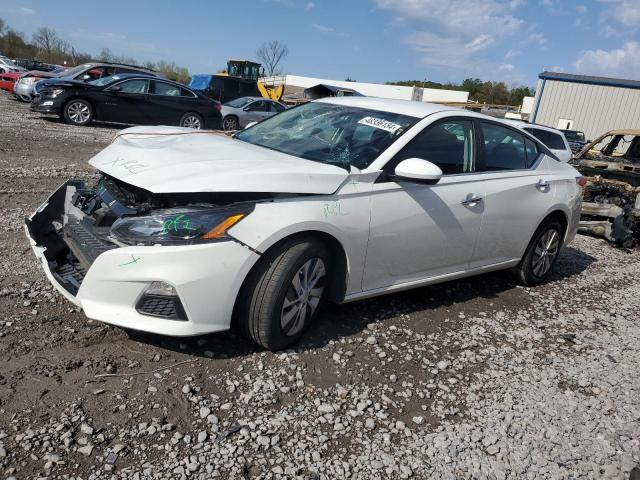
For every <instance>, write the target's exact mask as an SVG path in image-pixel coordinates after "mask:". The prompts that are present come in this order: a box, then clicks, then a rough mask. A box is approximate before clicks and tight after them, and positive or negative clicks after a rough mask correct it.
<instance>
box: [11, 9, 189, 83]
mask: <svg viewBox="0 0 640 480" xmlns="http://www.w3.org/2000/svg"><path fill="white" fill-rule="evenodd" d="M0 53H1V54H2V55H5V56H7V57H9V58H13V59H16V58H26V59H29V60H31V59H34V60H38V61H41V62H44V63H51V64H54V65H65V62H66V65H67V66H75V65H79V64H81V63H86V62H90V61H100V62H119V63H128V64H132V65H140V63H139V62H138V61H137V60H136V59H135V58H132V57H126V56H119V55H115V54H113V53H112V52H111V51H110V50H109V49H108V48H103V49H102V51H101V52H100V53H99V54H98V55H97V56H96V55H92V54H89V53H86V52H79V51H78V50H76V49H75V47H74V46H73V45H71V44H70V43H69V42H68V41H67V40H64V39H63V38H62V37H60V35H59V34H58V32H56V31H55V30H54V29H53V28H49V27H40V28H38V29H37V30H36V31H35V32H34V33H33V35H32V36H31V39H30V40H29V39H27V37H26V36H25V35H24V34H23V33H21V32H18V31H16V30H14V29H13V28H11V27H9V25H7V23H6V22H5V21H4V19H2V18H0ZM142 66H144V67H146V68H150V69H152V70H155V71H157V72H159V73H161V74H162V75H164V76H165V77H166V78H168V79H170V80H174V81H176V82H180V83H189V80H190V79H191V77H190V75H189V70H188V69H186V68H185V67H181V66H179V65H176V63H175V62H168V61H164V60H160V61H159V62H155V63H154V62H144V63H142Z"/></svg>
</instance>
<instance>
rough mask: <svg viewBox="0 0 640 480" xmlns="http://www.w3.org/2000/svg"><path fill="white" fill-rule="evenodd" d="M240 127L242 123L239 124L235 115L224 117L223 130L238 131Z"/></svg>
mask: <svg viewBox="0 0 640 480" xmlns="http://www.w3.org/2000/svg"><path fill="white" fill-rule="evenodd" d="M239 127H240V122H238V118H237V117H235V116H233V115H229V116H227V117H224V120H222V128H223V129H225V130H227V131H231V130H238V128H239Z"/></svg>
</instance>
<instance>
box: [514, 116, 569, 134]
mask: <svg viewBox="0 0 640 480" xmlns="http://www.w3.org/2000/svg"><path fill="white" fill-rule="evenodd" d="M504 120H505V121H507V122H509V123H510V124H512V125H515V126H516V127H518V128H526V127H531V128H538V129H540V130H546V131H548V132H554V133H558V132H560V130H558V129H556V128H553V127H547V126H546V125H540V124H537V123H529V122H523V121H521V120H510V119H508V118H505V119H504Z"/></svg>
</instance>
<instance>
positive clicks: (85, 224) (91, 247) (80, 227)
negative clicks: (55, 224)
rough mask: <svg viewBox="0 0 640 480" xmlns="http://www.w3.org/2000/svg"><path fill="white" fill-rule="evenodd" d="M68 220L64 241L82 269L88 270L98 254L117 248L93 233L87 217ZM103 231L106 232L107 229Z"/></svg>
mask: <svg viewBox="0 0 640 480" xmlns="http://www.w3.org/2000/svg"><path fill="white" fill-rule="evenodd" d="M68 218H69V220H68V222H67V224H66V225H65V226H64V239H65V242H66V243H67V245H68V246H69V248H70V249H71V251H72V252H73V253H74V254H75V256H76V257H78V260H79V261H80V263H81V264H82V265H83V266H84V268H87V269H88V268H89V267H90V266H91V264H92V263H93V262H94V261H95V260H96V258H98V256H99V255H100V254H102V253H104V252H106V251H107V250H111V249H114V248H117V247H116V245H114V244H112V243H108V242H106V241H104V240H102V239H101V238H99V237H98V236H97V235H96V234H95V233H94V230H95V229H96V227H93V225H92V224H91V221H90V219H89V217H85V218H84V219H82V220H78V219H76V218H75V217H72V216H69V217H68ZM104 230H105V231H108V229H104Z"/></svg>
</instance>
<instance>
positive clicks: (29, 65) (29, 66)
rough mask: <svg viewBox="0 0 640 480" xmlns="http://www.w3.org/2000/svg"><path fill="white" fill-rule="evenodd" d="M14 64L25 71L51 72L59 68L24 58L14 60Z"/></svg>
mask: <svg viewBox="0 0 640 480" xmlns="http://www.w3.org/2000/svg"><path fill="white" fill-rule="evenodd" d="M15 64H16V65H18V66H19V67H22V68H24V69H25V70H38V71H39V72H52V71H54V70H55V69H57V68H60V67H59V66H58V65H51V64H49V63H43V62H39V61H38V60H29V59H26V58H17V59H16V60H15Z"/></svg>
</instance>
